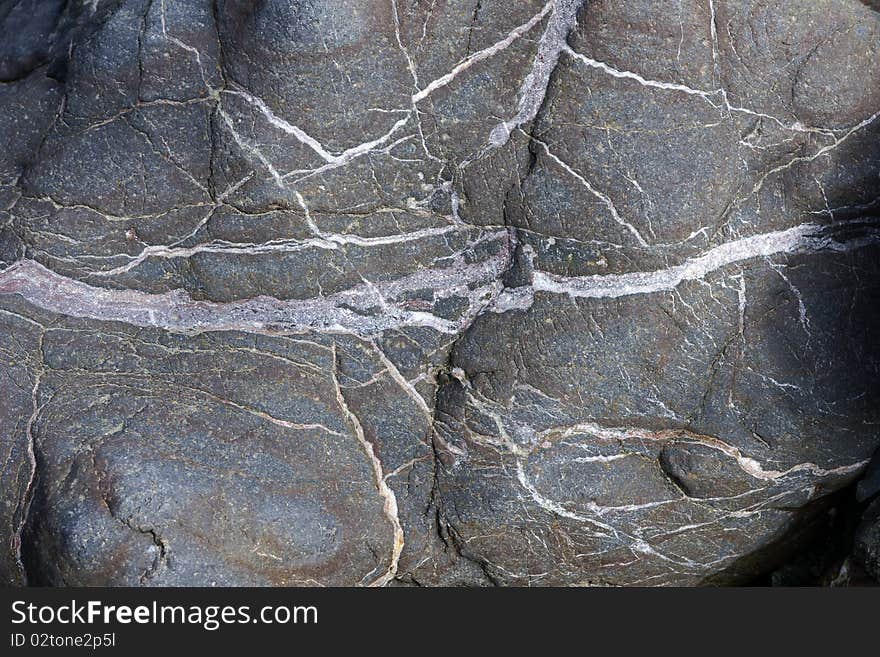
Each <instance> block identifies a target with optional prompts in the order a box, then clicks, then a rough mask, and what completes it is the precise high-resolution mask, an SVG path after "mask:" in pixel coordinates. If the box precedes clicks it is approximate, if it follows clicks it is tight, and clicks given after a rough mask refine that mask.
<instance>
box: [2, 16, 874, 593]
mask: <svg viewBox="0 0 880 657" xmlns="http://www.w3.org/2000/svg"><path fill="white" fill-rule="evenodd" d="M0 23H2V30H3V34H4V38H3V40H2V42H0V81H2V82H0V136H2V141H3V143H4V145H5V147H4V148H3V149H2V151H0V375H2V376H0V433H2V441H3V445H4V457H3V461H2V463H3V468H2V472H0V476H2V486H0V490H2V500H0V537H2V552H0V575H2V580H3V582H4V583H6V584H12V585H21V584H53V585H62V584H69V585H94V584H107V585H137V584H143V585H194V584H198V585H209V584H226V585H244V584H257V585H262V584H272V585H276V584H277V585H360V584H363V585H385V584H394V583H398V584H421V585H440V584H467V585H481V584H502V585H572V584H615V585H661V584H677V585H691V584H699V583H735V582H739V581H746V580H748V579H749V578H752V577H755V576H756V575H758V574H761V573H766V572H769V571H770V570H771V569H773V568H775V567H776V566H778V564H779V563H780V562H781V561H782V560H784V559H785V558H786V555H788V554H790V553H791V552H792V550H796V549H797V547H798V537H799V536H800V535H801V534H802V533H803V532H802V530H803V528H804V527H807V526H809V525H810V523H811V522H812V521H813V520H814V519H815V518H817V517H818V516H820V515H821V514H822V513H824V512H825V509H826V508H827V500H829V499H830V498H831V496H832V494H833V493H834V492H835V491H838V490H840V489H842V488H844V487H846V486H848V485H851V484H853V483H854V482H855V481H856V480H857V479H858V478H859V477H860V475H861V473H862V472H863V471H864V469H865V467H866V465H867V463H868V461H869V459H870V457H871V455H872V453H873V452H874V451H875V449H877V447H878V445H880V434H878V430H877V426H878V422H880V414H878V413H880V388H878V385H877V379H878V375H880V354H878V352H877V349H876V345H877V344H878V339H880V264H878V263H880V258H878V255H880V250H878V246H880V218H878V216H880V215H878V212H877V210H878V206H880V199H878V183H880V176H878V171H880V166H878V165H880V141H878V138H880V52H878V51H880V14H878V12H877V5H876V3H874V2H869V1H864V2H860V1H859V0H843V1H841V0H818V1H816V2H809V3H805V2H797V1H795V0H677V1H676V2H660V1H659V0H639V1H637V2H626V3H620V2H612V1H611V0H520V1H517V2H507V1H502V0H468V1H464V0H461V1H460V0H293V1H292V0H264V1H262V2H250V1H246V0H216V1H215V2H211V1H208V0H90V1H75V0H4V1H3V2H0ZM874 527H875V528H874V529H868V530H865V532H863V533H864V534H865V535H866V536H869V538H868V539H865V540H869V539H870V536H874V538H873V539H870V540H874V543H873V545H874V546H875V548H874V549H875V552H873V553H871V554H873V556H872V557H871V558H872V559H874V561H873V562H872V563H874V564H875V566H876V525H875V526H874ZM871 532H874V533H873V534H871Z"/></svg>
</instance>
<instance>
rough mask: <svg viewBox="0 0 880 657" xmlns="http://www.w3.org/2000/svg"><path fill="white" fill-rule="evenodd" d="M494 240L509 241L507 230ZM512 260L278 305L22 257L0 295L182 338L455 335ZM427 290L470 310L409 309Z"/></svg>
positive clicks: (458, 263)
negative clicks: (464, 302) (206, 297)
mask: <svg viewBox="0 0 880 657" xmlns="http://www.w3.org/2000/svg"><path fill="white" fill-rule="evenodd" d="M491 236H494V237H498V238H500V239H504V240H506V238H507V233H506V231H502V232H497V233H493V234H491ZM505 243H506V242H505ZM509 255H510V254H509V250H508V249H507V248H501V249H500V250H499V253H498V254H496V255H494V256H492V257H491V258H488V259H486V260H484V261H482V262H476V263H467V262H464V261H463V258H462V257H461V256H459V257H457V258H456V259H455V261H454V262H453V263H452V264H451V265H450V266H449V267H446V268H433V269H423V270H419V271H416V272H414V273H411V274H407V275H404V276H401V277H400V278H397V279H395V280H391V281H385V282H378V283H372V282H369V281H365V282H364V283H363V284H361V285H358V286H356V287H354V288H351V289H348V290H344V291H341V292H337V293H335V294H330V295H326V296H318V297H314V298H307V299H290V300H279V299H276V298H273V297H268V296H259V297H254V298H250V299H244V300H238V301H226V302H212V301H198V300H194V299H192V298H190V297H189V295H187V294H186V293H185V292H184V291H182V290H173V291H170V292H165V293H162V294H149V293H146V292H141V291H138V290H131V289H125V290H120V289H112V288H101V287H95V286H92V285H89V284H87V283H83V282H82V281H78V280H75V279H72V278H68V277H66V276H62V275H60V274H57V273H55V272H53V271H52V270H50V269H47V268H46V267H44V266H43V265H41V264H39V263H38V262H36V261H34V260H20V261H18V262H16V263H15V264H13V265H11V266H10V267H8V268H7V269H5V270H3V271H2V272H0V295H3V294H19V295H21V296H22V297H24V298H25V299H27V300H28V302H30V303H32V304H34V305H36V306H38V307H40V308H43V309H45V310H49V311H51V312H56V313H60V314H63V315H68V316H72V317H82V318H88V319H95V320H106V321H118V322H125V323H128V324H133V325H136V326H154V327H158V328H162V329H165V330H168V331H175V332H180V333H199V332H205V331H245V332H251V333H269V334H275V333H286V332H290V333H298V332H303V331H308V330H320V331H325V332H331V333H332V332H339V333H354V334H357V335H361V336H370V335H375V334H376V333H380V332H381V331H384V330H388V329H392V328H400V327H403V326H424V327H428V328H432V329H434V330H436V331H438V332H440V333H446V334H455V333H457V332H459V331H460V330H461V329H462V328H463V327H464V326H466V325H467V324H468V323H469V322H470V321H471V320H472V319H473V317H474V316H476V314H477V313H478V312H479V311H480V310H481V309H482V308H483V307H484V306H485V305H486V303H488V302H490V301H491V299H492V298H493V297H494V296H495V295H496V294H497V292H498V291H499V289H500V284H499V283H498V281H497V278H498V276H500V274H501V272H503V271H504V269H505V267H506V266H507V263H508V261H509ZM425 289H428V290H432V291H433V294H434V295H435V297H439V298H446V297H449V296H461V297H462V298H465V299H468V301H469V308H468V310H467V311H466V312H465V313H463V315H462V316H461V317H459V318H458V319H457V320H450V319H445V318H442V317H438V316H437V315H434V314H432V313H429V312H424V311H421V310H412V309H410V308H409V307H408V305H407V300H406V298H405V297H406V295H407V294H408V293H412V292H417V291H420V290H425Z"/></svg>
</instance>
